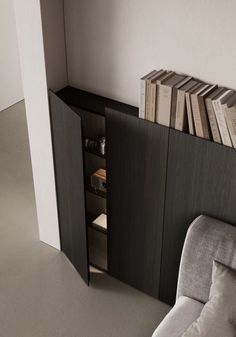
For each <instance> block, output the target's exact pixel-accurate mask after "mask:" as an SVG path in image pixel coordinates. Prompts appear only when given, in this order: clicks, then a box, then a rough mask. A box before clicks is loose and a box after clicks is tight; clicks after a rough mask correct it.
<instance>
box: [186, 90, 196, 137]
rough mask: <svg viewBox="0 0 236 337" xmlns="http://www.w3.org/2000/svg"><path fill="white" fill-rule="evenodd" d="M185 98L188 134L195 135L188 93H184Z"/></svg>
mask: <svg viewBox="0 0 236 337" xmlns="http://www.w3.org/2000/svg"><path fill="white" fill-rule="evenodd" d="M185 98H186V107H187V117H188V128H189V133H190V135H195V128H194V123H193V113H192V106H191V100H190V94H189V93H186V94H185Z"/></svg>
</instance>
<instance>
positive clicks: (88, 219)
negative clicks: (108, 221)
mask: <svg viewBox="0 0 236 337" xmlns="http://www.w3.org/2000/svg"><path fill="white" fill-rule="evenodd" d="M97 217H98V216H97V215H94V214H91V213H87V217H86V223H87V226H88V227H90V228H92V229H94V230H96V231H98V232H100V233H102V234H107V229H106V228H104V227H101V226H99V225H95V224H94V223H93V221H94V220H95V219H96V218H97Z"/></svg>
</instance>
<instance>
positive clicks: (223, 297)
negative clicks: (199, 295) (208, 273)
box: [182, 261, 236, 337]
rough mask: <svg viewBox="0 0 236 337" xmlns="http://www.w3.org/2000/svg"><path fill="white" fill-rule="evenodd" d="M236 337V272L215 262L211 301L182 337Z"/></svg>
mask: <svg viewBox="0 0 236 337" xmlns="http://www.w3.org/2000/svg"><path fill="white" fill-rule="evenodd" d="M222 336H223V337H236V270H233V269H231V268H228V267H226V266H224V265H222V264H220V263H219V262H216V261H214V262H213V273H212V285H211V289H210V298H209V301H208V302H207V303H206V304H205V306H204V308H203V309H202V312H201V314H200V316H199V318H198V319H197V320H196V321H194V322H193V323H192V324H191V325H190V327H189V328H188V329H187V331H186V332H185V333H184V334H183V336H182V337H222Z"/></svg>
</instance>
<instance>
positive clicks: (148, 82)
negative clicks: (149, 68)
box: [145, 70, 159, 120]
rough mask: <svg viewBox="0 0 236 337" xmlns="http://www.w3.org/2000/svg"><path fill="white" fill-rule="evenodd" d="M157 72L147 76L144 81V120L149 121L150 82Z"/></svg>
mask: <svg viewBox="0 0 236 337" xmlns="http://www.w3.org/2000/svg"><path fill="white" fill-rule="evenodd" d="M158 73H159V71H157V70H156V71H155V72H154V74H153V75H152V76H149V77H148V78H147V79H146V107H145V119H147V120H149V112H150V104H151V81H152V79H153V78H155V77H156V75H157V74H158Z"/></svg>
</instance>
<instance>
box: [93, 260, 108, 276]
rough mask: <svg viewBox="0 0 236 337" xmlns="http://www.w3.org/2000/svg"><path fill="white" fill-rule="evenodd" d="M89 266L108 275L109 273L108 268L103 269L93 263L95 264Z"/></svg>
mask: <svg viewBox="0 0 236 337" xmlns="http://www.w3.org/2000/svg"><path fill="white" fill-rule="evenodd" d="M89 265H90V266H91V267H93V268H95V269H97V270H99V271H101V272H103V273H107V272H108V269H107V268H103V267H101V266H98V265H97V264H96V263H93V262H89Z"/></svg>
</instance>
